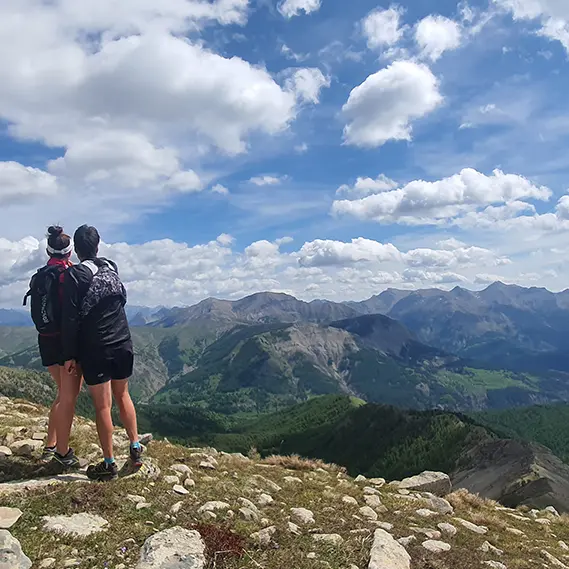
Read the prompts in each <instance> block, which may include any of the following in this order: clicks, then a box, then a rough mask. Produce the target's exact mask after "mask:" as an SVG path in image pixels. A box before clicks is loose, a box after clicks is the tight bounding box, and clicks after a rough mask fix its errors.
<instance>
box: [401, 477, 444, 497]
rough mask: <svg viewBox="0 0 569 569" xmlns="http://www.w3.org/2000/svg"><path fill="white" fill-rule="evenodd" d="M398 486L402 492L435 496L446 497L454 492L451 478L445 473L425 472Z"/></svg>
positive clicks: (403, 481)
mask: <svg viewBox="0 0 569 569" xmlns="http://www.w3.org/2000/svg"><path fill="white" fill-rule="evenodd" d="M396 485H397V487H398V488H399V489H401V490H412V491H416V492H430V493H431V494H434V495H435V496H446V495H447V494H450V493H451V491H452V484H451V481H450V477H449V475H448V474H444V473H443V472H431V471H425V472H423V473H422V474H418V475H417V476H412V477H411V478H405V480H402V481H401V482H398V483H397V484H396Z"/></svg>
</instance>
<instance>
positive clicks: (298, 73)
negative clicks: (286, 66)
mask: <svg viewBox="0 0 569 569" xmlns="http://www.w3.org/2000/svg"><path fill="white" fill-rule="evenodd" d="M286 87H287V89H288V90H289V91H290V92H291V93H294V95H295V96H296V98H297V100H298V101H300V102H302V103H313V104H315V105H316V104H318V102H319V100H320V91H321V90H322V89H323V88H324V87H330V78H329V77H326V76H325V75H324V74H323V73H322V71H320V69H318V68H316V67H311V68H302V69H297V70H295V71H294V72H293V74H292V76H291V77H289V78H288V79H287V81H286Z"/></svg>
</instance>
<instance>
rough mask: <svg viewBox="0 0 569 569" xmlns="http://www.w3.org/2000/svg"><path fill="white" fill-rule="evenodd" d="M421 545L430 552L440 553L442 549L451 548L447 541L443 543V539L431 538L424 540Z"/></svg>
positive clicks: (448, 549)
mask: <svg viewBox="0 0 569 569" xmlns="http://www.w3.org/2000/svg"><path fill="white" fill-rule="evenodd" d="M422 546H423V547H424V548H425V549H426V550H428V551H431V552H432V553H442V552H444V551H450V549H451V547H450V545H449V544H448V543H445V542H444V541H434V540H432V539H428V540H427V541H424V542H423V543H422Z"/></svg>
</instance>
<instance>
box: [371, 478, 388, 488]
mask: <svg viewBox="0 0 569 569" xmlns="http://www.w3.org/2000/svg"><path fill="white" fill-rule="evenodd" d="M368 482H369V483H370V484H371V485H372V486H377V487H378V488H381V487H382V486H385V478H370V479H369V480H368Z"/></svg>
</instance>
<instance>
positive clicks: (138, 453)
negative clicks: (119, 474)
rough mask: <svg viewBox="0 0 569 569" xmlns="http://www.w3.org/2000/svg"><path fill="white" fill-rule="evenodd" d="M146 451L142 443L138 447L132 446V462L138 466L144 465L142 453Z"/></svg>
mask: <svg viewBox="0 0 569 569" xmlns="http://www.w3.org/2000/svg"><path fill="white" fill-rule="evenodd" d="M143 452H144V448H143V447H142V445H141V444H139V445H138V447H133V446H132V445H131V447H130V462H131V463H132V465H133V466H134V467H136V468H140V467H141V466H142V453H143Z"/></svg>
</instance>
